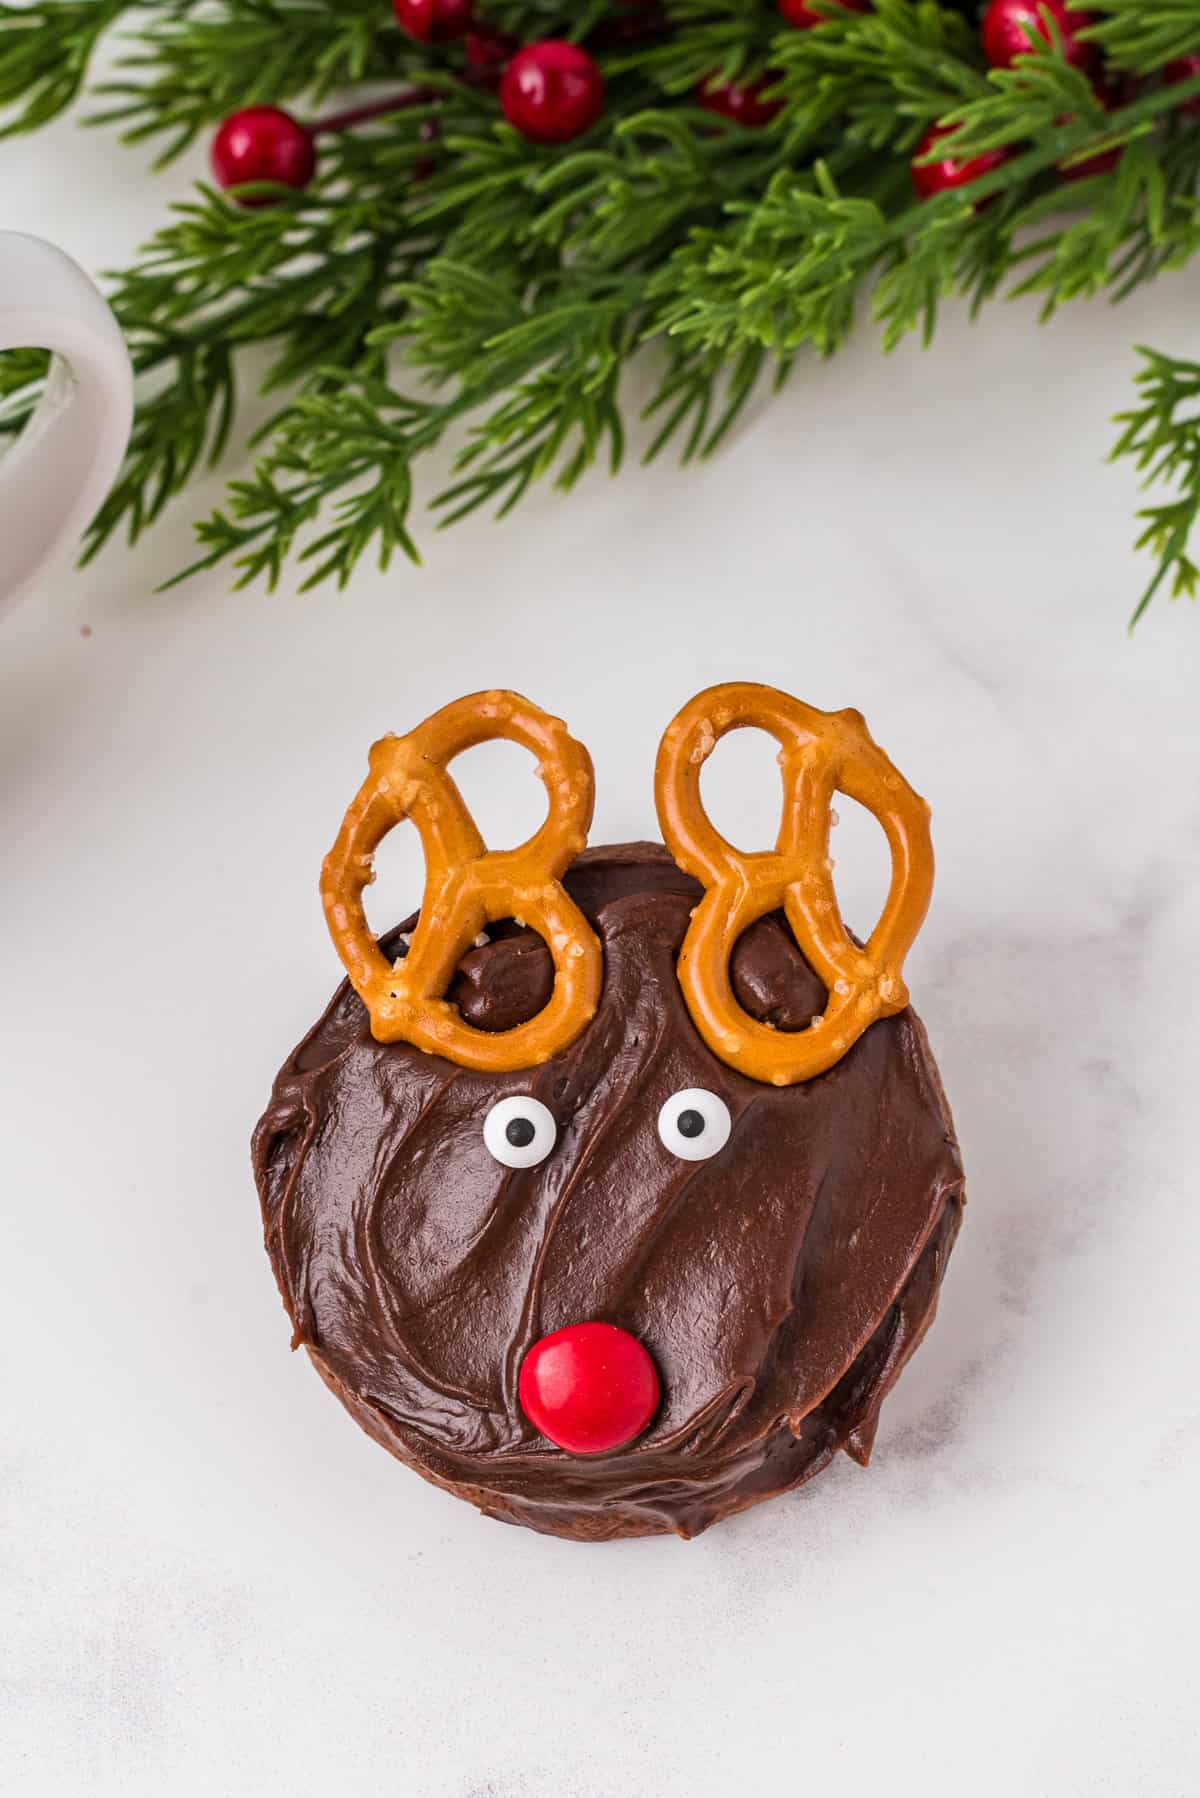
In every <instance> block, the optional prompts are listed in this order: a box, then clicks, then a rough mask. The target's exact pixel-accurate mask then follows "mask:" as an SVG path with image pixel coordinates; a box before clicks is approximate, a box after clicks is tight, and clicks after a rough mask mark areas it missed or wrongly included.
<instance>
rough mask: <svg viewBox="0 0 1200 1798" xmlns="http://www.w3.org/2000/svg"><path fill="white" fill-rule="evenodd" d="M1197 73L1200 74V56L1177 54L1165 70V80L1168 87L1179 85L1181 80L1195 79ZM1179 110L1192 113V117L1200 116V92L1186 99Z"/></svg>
mask: <svg viewBox="0 0 1200 1798" xmlns="http://www.w3.org/2000/svg"><path fill="white" fill-rule="evenodd" d="M1197 75H1200V56H1177V57H1176V58H1175V61H1174V62H1169V63H1168V64H1167V66H1166V68H1165V69H1164V70H1163V80H1164V81H1165V82H1166V84H1167V86H1168V87H1177V86H1178V85H1179V83H1180V82H1181V81H1194V80H1195V79H1196V76H1197ZM1179 110H1180V111H1181V112H1186V113H1190V114H1191V116H1192V118H1197V117H1200V94H1193V95H1192V97H1191V99H1190V100H1185V101H1184V102H1183V105H1182V106H1181V107H1180V109H1179Z"/></svg>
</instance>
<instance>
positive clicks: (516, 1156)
mask: <svg viewBox="0 0 1200 1798" xmlns="http://www.w3.org/2000/svg"><path fill="white" fill-rule="evenodd" d="M718 1103H719V1101H718ZM483 1140H484V1143H485V1145H486V1147H487V1151H488V1154H489V1155H492V1156H493V1157H494V1158H495V1159H496V1160H497V1161H498V1162H500V1163H501V1165H502V1166H503V1167H536V1166H537V1164H538V1162H539V1161H545V1159H546V1157H547V1155H548V1154H549V1153H550V1151H551V1149H552V1148H553V1147H554V1145H555V1143H556V1142H557V1140H558V1125H557V1124H556V1123H555V1122H554V1119H553V1117H552V1116H551V1114H550V1112H548V1111H547V1110H546V1107H545V1106H544V1105H543V1104H542V1102H541V1100H540V1099H531V1098H530V1097H529V1094H528V1093H514V1094H513V1096H512V1098H510V1099H499V1100H497V1102H496V1104H495V1105H493V1106H492V1109H491V1110H490V1111H489V1112H488V1114H487V1116H486V1117H485V1118H484V1120H483Z"/></svg>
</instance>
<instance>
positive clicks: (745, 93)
mask: <svg viewBox="0 0 1200 1798" xmlns="http://www.w3.org/2000/svg"><path fill="white" fill-rule="evenodd" d="M652 3H653V0H650V4H651V5H652ZM392 4H393V9H394V11H395V14H396V19H397V22H398V23H399V25H400V27H401V29H402V30H403V31H405V32H406V33H407V34H408V36H409V37H411V38H414V39H416V40H417V42H419V43H422V44H446V43H451V42H455V41H461V43H462V46H463V71H462V72H463V79H464V80H465V81H468V82H470V83H471V84H472V85H473V86H478V87H491V88H494V89H495V91H496V92H497V93H498V95H499V99H500V106H501V110H502V111H503V113H504V116H505V118H506V119H507V120H508V121H509V123H510V124H511V125H512V126H514V128H515V129H516V130H517V131H519V132H520V133H521V135H522V136H523V137H526V138H528V139H530V141H531V142H533V143H538V144H562V143H568V142H569V141H570V140H571V139H572V138H575V137H579V136H580V135H581V134H582V133H583V132H584V131H586V130H587V129H588V128H589V126H591V125H593V124H594V123H595V122H596V120H597V118H598V117H599V116H600V112H601V110H602V108H603V106H604V76H603V75H602V74H601V72H600V69H599V66H598V65H597V63H596V61H595V59H594V58H593V57H592V56H591V55H589V53H588V51H587V50H585V49H582V48H581V47H580V46H579V45H578V44H571V43H567V42H565V41H564V40H561V39H558V38H544V39H542V40H541V41H540V42H538V43H534V44H526V45H524V46H523V47H520V46H518V45H517V44H516V43H515V42H514V41H513V40H512V39H511V38H507V37H505V36H503V35H502V34H500V33H498V32H494V31H491V30H489V29H488V28H487V26H486V25H483V24H481V23H480V22H479V21H478V20H477V19H476V18H475V16H474V9H473V0H392ZM618 4H620V5H622V6H625V7H637V8H639V9H640V8H643V7H645V5H646V0H618ZM776 4H777V6H778V10H779V12H780V14H781V15H782V16H783V18H785V19H786V20H787V22H788V23H789V24H790V25H793V26H795V27H796V28H797V30H808V29H809V28H810V27H811V26H814V25H820V24H821V22H822V15H821V14H820V13H819V12H814V11H813V9H812V6H811V5H810V4H808V0H776ZM837 4H839V5H841V6H843V7H845V8H846V9H847V10H848V11H852V12H864V11H865V10H866V7H867V4H868V0H837ZM1047 12H1048V13H1049V14H1050V15H1051V17H1052V18H1053V20H1054V23H1055V25H1056V27H1057V29H1058V33H1059V36H1060V38H1061V41H1062V47H1063V54H1064V55H1065V56H1066V58H1067V60H1068V61H1069V62H1071V63H1074V64H1075V65H1076V66H1078V67H1080V68H1085V69H1089V68H1091V67H1092V66H1093V65H1094V63H1095V52H1094V47H1093V46H1092V45H1091V44H1089V43H1086V42H1083V41H1081V40H1080V36H1079V33H1080V31H1081V30H1082V29H1083V27H1084V26H1085V25H1087V24H1088V23H1089V21H1090V15H1089V14H1088V13H1086V12H1084V11H1081V10H1080V9H1079V8H1078V7H1076V6H1071V5H1070V4H1068V0H989V4H988V6H987V8H986V10H985V12H984V15H983V21H982V27H981V30H982V36H983V47H984V51H985V54H986V55H987V58H988V61H989V62H990V63H991V64H992V65H993V67H996V68H1007V67H1008V66H1009V65H1010V64H1011V63H1013V62H1014V61H1015V60H1016V58H1017V57H1019V56H1021V55H1023V54H1025V53H1026V52H1027V51H1028V50H1029V47H1030V37H1029V34H1030V33H1031V32H1034V33H1036V34H1037V35H1039V36H1044V35H1045V30H1046V27H1045V22H1044V17H1043V14H1044V13H1047ZM618 31H619V28H618ZM623 35H626V36H627V35H629V34H628V33H625V34H623ZM1196 74H1200V56H1197V57H1187V58H1185V59H1184V60H1183V61H1182V62H1180V63H1174V64H1172V65H1171V66H1170V68H1169V69H1168V70H1167V79H1168V80H1175V81H1180V80H1187V79H1189V78H1190V77H1192V76H1194V75H1196ZM774 80H775V77H774V76H773V75H772V73H771V72H770V71H769V70H768V71H767V72H766V73H765V74H763V75H760V76H758V77H757V78H755V79H753V80H751V81H747V82H728V81H724V82H723V81H715V80H711V81H705V82H702V83H701V84H700V86H699V88H698V89H697V90H696V95H695V98H696V100H697V102H698V104H699V105H701V106H704V107H706V108H707V109H708V110H709V111H710V112H715V113H717V114H719V115H720V116H721V117H722V118H726V119H730V120H732V121H733V122H734V123H735V124H738V125H742V126H744V127H747V128H749V129H751V130H754V129H757V128H759V127H761V126H763V125H766V124H769V123H770V121H771V120H772V119H773V118H774V117H775V116H776V114H777V113H778V112H779V110H780V108H781V107H782V105H783V101H782V100H781V99H779V98H777V97H773V96H772V95H771V91H770V90H771V88H772V85H773V83H774ZM1096 91H1097V93H1098V94H1099V96H1100V98H1101V101H1102V103H1103V104H1104V105H1105V106H1106V107H1108V108H1110V109H1111V108H1112V107H1113V106H1115V105H1117V104H1118V102H1119V100H1120V98H1121V95H1120V93H1119V92H1118V91H1117V90H1115V89H1114V88H1112V87H1110V86H1106V85H1105V84H1104V83H1103V81H1101V82H1100V83H1098V85H1097V90H1096ZM429 98H430V96H429V95H428V94H425V93H415V92H410V93H408V94H405V95H402V96H400V98H398V99H397V100H394V101H382V102H377V103H375V104H374V105H371V106H366V107H361V108H359V109H357V110H356V111H354V112H351V113H342V114H340V115H338V116H337V117H336V118H330V119H325V120H321V121H318V122H317V123H315V124H311V125H305V124H302V123H301V122H300V121H299V120H298V119H295V118H293V117H292V115H291V114H290V113H288V112H284V111H283V110H282V108H280V107H277V106H248V107H245V108H243V110H242V111H240V112H235V113H233V114H232V115H231V116H230V117H229V118H227V119H226V120H225V122H224V124H223V125H222V126H221V128H220V130H219V131H218V132H217V135H216V138H215V140H214V142H213V147H212V167H213V173H214V175H215V177H216V179H217V182H218V183H219V185H220V186H221V187H223V188H230V187H239V186H241V185H243V184H246V183H251V182H275V183H280V184H282V185H283V186H286V187H293V188H303V187H306V186H307V185H308V183H309V181H311V179H312V177H313V173H314V171H315V169H316V163H317V152H316V143H315V139H316V136H317V135H318V133H320V132H322V131H324V132H328V131H333V130H339V129H344V128H346V127H347V126H349V125H352V124H357V123H361V122H362V121H364V120H365V119H367V118H374V117H378V116H379V115H380V114H382V113H384V112H388V111H392V110H396V109H398V108H399V107H401V106H405V105H410V104H414V103H417V102H423V101H427V100H428V99H429ZM1190 104H1191V105H1193V106H1196V105H1197V103H1196V102H1191V103H1190ZM425 134H426V136H427V137H435V136H436V127H435V126H433V125H432V124H430V125H429V126H428V128H427V130H426V133H425ZM943 135H945V127H942V126H934V127H933V128H932V129H931V130H930V131H929V132H928V133H927V134H926V136H925V138H924V139H923V140H922V142H921V144H920V145H919V146H918V149H917V152H916V155H915V157H914V159H913V165H912V172H913V185H914V186H915V188H916V190H917V193H918V194H919V195H921V196H922V197H928V196H929V195H932V194H939V193H944V192H945V191H946V190H947V189H948V188H952V187H963V186H965V185H967V184H968V183H970V182H972V181H976V180H978V179H979V177H980V176H981V175H985V174H987V173H988V172H989V170H991V169H994V168H996V167H998V166H999V164H1000V163H1002V162H1004V161H1005V160H1006V158H1007V157H1008V156H1009V155H1011V154H1012V152H1011V151H1010V150H989V151H988V152H987V153H986V154H984V155H981V156H974V157H971V158H969V159H967V160H959V161H956V160H955V159H953V158H951V157H944V158H943V159H942V160H940V161H936V160H935V161H932V162H927V161H925V158H926V157H927V156H928V154H929V152H930V151H931V150H932V149H934V148H935V146H936V144H937V143H938V141H939V139H940V138H941V137H942V136H943ZM1119 154H1120V152H1119V151H1116V150H1114V151H1110V152H1107V153H1106V154H1104V155H1101V156H1095V157H1092V158H1091V159H1090V160H1089V161H1086V162H1081V163H1077V164H1075V165H1073V166H1072V168H1071V169H1070V170H1069V173H1070V175H1071V176H1073V177H1078V176H1082V175H1091V174H1096V173H1098V172H1100V171H1101V170H1102V169H1105V168H1108V167H1111V166H1112V163H1113V162H1115V161H1116V159H1117V157H1118V156H1119ZM427 166H428V165H424V167H425V168H426V169H427ZM416 172H417V173H418V174H420V173H421V172H422V169H418V170H417V171H416Z"/></svg>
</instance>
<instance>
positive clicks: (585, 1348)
mask: <svg viewBox="0 0 1200 1798" xmlns="http://www.w3.org/2000/svg"><path fill="white" fill-rule="evenodd" d="M517 1392H518V1396H519V1398H520V1401H521V1409H522V1411H524V1413H525V1415H526V1417H527V1418H528V1419H529V1421H530V1423H531V1424H532V1425H533V1427H534V1429H535V1430H537V1431H538V1432H539V1434H540V1435H543V1436H545V1437H546V1438H547V1440H548V1441H550V1442H553V1443H554V1444H555V1445H556V1447H558V1448H564V1449H566V1451H567V1453H568V1454H569V1455H603V1454H610V1453H611V1452H612V1450H613V1449H617V1448H624V1446H625V1444H626V1443H627V1442H632V1441H633V1439H634V1437H635V1436H640V1435H641V1433H642V1431H643V1430H644V1429H645V1427H646V1425H647V1424H648V1423H649V1422H650V1419H651V1418H652V1417H653V1416H654V1413H655V1411H656V1410H657V1409H658V1399H659V1385H658V1374H657V1373H656V1372H655V1368H654V1363H653V1361H652V1360H651V1359H650V1356H649V1355H648V1354H647V1353H646V1350H645V1349H644V1348H643V1347H642V1345H641V1343H640V1342H639V1341H638V1339H637V1337H636V1336H631V1335H630V1334H629V1331H628V1330H619V1329H618V1328H617V1326H616V1325H615V1324H602V1323H586V1324H568V1325H567V1327H566V1328H565V1329H563V1330H554V1331H553V1332H552V1333H551V1334H550V1335H549V1336H543V1337H542V1339H541V1341H540V1342H535V1343H534V1345H533V1347H532V1348H531V1349H530V1351H529V1353H528V1354H527V1355H526V1357H525V1359H524V1361H523V1362H522V1363H521V1375H520V1379H519V1380H518V1382H517Z"/></svg>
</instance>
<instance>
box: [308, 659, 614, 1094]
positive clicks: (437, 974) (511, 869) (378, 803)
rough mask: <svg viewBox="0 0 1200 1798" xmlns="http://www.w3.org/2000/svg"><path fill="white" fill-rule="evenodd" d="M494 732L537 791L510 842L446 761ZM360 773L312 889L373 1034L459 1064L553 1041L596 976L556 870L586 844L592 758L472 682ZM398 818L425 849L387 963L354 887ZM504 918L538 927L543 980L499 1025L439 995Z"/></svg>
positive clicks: (515, 1054)
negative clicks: (531, 762)
mask: <svg viewBox="0 0 1200 1798" xmlns="http://www.w3.org/2000/svg"><path fill="white" fill-rule="evenodd" d="M494 737H504V738H507V739H508V740H509V741H510V742H513V743H519V744H520V745H521V746H522V748H524V749H528V750H529V751H530V752H531V753H532V754H533V755H535V756H536V757H537V758H538V773H539V775H540V776H541V778H542V780H543V781H544V783H545V786H546V790H547V792H548V794H549V797H550V810H549V814H548V816H547V818H546V821H545V823H544V824H543V825H542V827H541V829H540V830H538V831H536V832H535V834H534V835H533V836H532V837H530V838H529V840H528V842H526V843H522V844H521V846H520V848H518V849H507V850H489V849H488V848H487V846H486V845H485V843H484V841H483V838H482V837H481V836H480V834H479V831H478V829H477V828H476V825H475V820H474V819H473V818H472V816H471V814H470V812H469V811H468V809H467V806H466V803H465V801H464V800H463V797H462V794H461V793H460V792H459V790H458V788H457V787H456V786H455V784H454V782H453V780H452V779H451V778H450V776H449V774H448V773H447V772H446V767H447V763H449V762H450V761H452V760H453V758H454V757H455V756H456V755H460V754H461V753H462V751H463V750H464V749H470V748H471V747H472V746H473V745H474V744H476V743H483V742H486V741H487V740H489V739H490V738H494ZM370 768H371V772H370V774H369V775H368V777H367V779H366V781H365V782H364V784H363V786H362V788H361V790H360V791H359V793H358V795H357V796H356V798H355V799H354V801H353V803H352V804H351V806H350V809H349V810H348V811H347V813H346V816H345V818H344V820H343V822H342V828H341V830H340V831H339V833H338V839H337V842H336V843H335V844H334V846H333V848H332V849H331V850H330V852H329V854H328V855H327V856H326V858H325V865H324V867H323V869H322V871H321V898H322V901H323V903H324V906H325V918H326V922H327V923H328V925H329V933H330V935H331V936H332V938H333V941H334V946H335V948H336V949H337V952H338V954H339V955H340V956H341V958H342V963H343V965H344V967H345V969H346V972H347V974H349V976H350V981H351V984H352V985H353V987H354V990H355V991H356V992H357V993H358V996H359V998H360V999H361V1000H362V1001H363V1004H364V1005H365V1006H366V1008H367V1010H368V1012H369V1013H370V1017H371V1033H372V1035H373V1036H375V1037H376V1038H377V1039H378V1041H380V1042H382V1043H392V1042H400V1041H403V1042H409V1043H412V1044H414V1045H415V1047H416V1048H418V1049H424V1050H426V1051H427V1052H428V1053H429V1054H431V1055H444V1056H445V1057H446V1058H447V1060H449V1061H454V1062H457V1063H458V1064H459V1066H460V1067H466V1068H474V1069H476V1070H477V1071H479V1072H483V1073H502V1072H508V1071H511V1070H513V1069H516V1068H524V1067H532V1066H534V1065H535V1064H537V1063H539V1062H543V1061H549V1059H550V1057H551V1056H553V1055H557V1054H558V1053H559V1052H560V1050H562V1049H565V1048H566V1047H567V1046H568V1044H570V1043H572V1042H573V1041H574V1040H575V1038H576V1037H577V1036H578V1035H579V1032H580V1031H581V1030H582V1029H583V1028H584V1026H585V1025H586V1024H587V1023H588V1021H589V1020H590V1019H591V1018H592V1016H593V1015H594V1013H595V1010H596V1006H597V1003H598V1001H599V997H600V982H601V977H602V973H603V966H602V958H601V951H600V944H599V943H598V941H597V940H596V937H595V935H594V934H593V932H592V930H591V928H590V927H589V925H588V923H587V920H586V919H585V918H584V916H583V913H582V912H581V911H580V910H579V908H578V906H577V905H575V903H574V902H573V901H572V900H571V899H569V898H568V896H567V894H566V891H565V890H564V888H563V886H562V881H561V876H562V874H563V873H564V872H565V870H566V868H567V865H568V863H569V862H571V861H572V860H573V859H574V858H575V856H576V855H578V853H579V852H580V850H581V849H582V848H583V847H584V844H585V843H586V841H587V831H588V826H589V825H590V824H591V821H592V804H593V799H594V793H595V786H594V780H593V776H592V764H591V759H590V757H589V755H588V752H587V750H586V749H585V748H584V747H583V745H582V743H577V742H575V740H574V738H573V737H571V736H569V735H568V733H567V727H566V725H565V724H563V723H562V722H561V720H560V719H558V718H551V717H550V716H549V714H548V713H546V712H543V711H542V710H541V709H540V708H539V707H538V706H535V705H532V704H531V703H530V702H529V700H527V699H522V698H521V697H520V696H519V695H518V694H516V693H499V692H497V693H476V694H474V695H472V696H471V697H470V698H468V699H459V700H456V701H455V703H454V704H453V705H448V706H443V708H442V710H441V711H440V712H435V713H434V715H433V717H432V718H427V719H426V720H425V722H424V724H422V725H420V726H418V728H417V729H416V730H414V731H410V733H409V734H408V736H406V737H384V738H382V739H381V740H380V741H379V742H378V743H376V744H375V745H374V747H373V748H372V750H371V755H370ZM405 818H411V819H412V821H413V823H414V824H415V825H416V827H417V829H418V831H419V832H420V834H421V842H422V845H423V847H424V850H425V896H424V899H423V901H422V904H421V914H420V918H419V920H418V923H417V927H416V930H415V931H414V932H413V937H412V943H411V946H410V948H409V951H408V955H407V957H406V958H405V959H404V960H403V961H398V962H396V963H395V965H393V964H392V962H390V961H389V960H388V958H387V956H386V955H384V953H383V951H382V950H381V949H380V947H379V945H378V943H377V942H376V940H375V938H374V936H373V935H372V933H371V930H370V927H369V925H368V924H367V920H366V915H365V913H364V911H363V905H362V892H363V888H364V887H365V886H366V885H367V884H368V882H369V881H370V880H371V879H372V878H373V862H374V857H375V851H376V849H377V848H378V847H379V844H380V843H381V842H382V840H383V838H384V837H385V836H386V835H387V833H388V831H389V830H391V829H392V828H393V826H394V825H396V824H399V823H401V822H402V820H403V819H405ZM502 918H516V919H517V921H518V922H519V923H522V924H528V925H530V926H531V927H532V928H533V929H534V930H536V931H537V932H538V934H539V935H540V936H541V937H542V938H544V940H545V942H546V946H547V947H548V949H549V950H550V954H551V956H552V958H553V961H554V991H553V993H552V994H551V996H550V999H549V1001H548V1003H547V1004H546V1006H545V1007H544V1009H543V1010H542V1011H540V1012H539V1013H538V1014H537V1016H536V1017H533V1018H530V1019H529V1020H528V1021H527V1022H526V1023H524V1024H519V1025H517V1027H516V1028H515V1029H513V1030H505V1031H486V1030H477V1029H475V1028H473V1027H472V1026H471V1025H469V1024H467V1023H465V1022H464V1021H463V1018H462V1016H461V1014H460V1013H459V1011H458V1010H457V1008H456V1007H455V1006H453V1005H451V1004H449V1003H448V1002H447V1000H446V998H445V994H446V992H447V990H448V988H449V986H450V982H451V981H452V979H453V978H454V971H455V969H456V967H457V965H458V962H459V960H460V958H461V957H462V956H463V955H464V954H465V953H466V951H467V950H468V949H469V948H470V947H471V944H472V943H473V942H474V941H475V939H476V937H477V936H478V935H479V932H480V931H481V930H482V929H483V927H484V925H485V924H490V923H495V922H497V921H498V920H499V919H502Z"/></svg>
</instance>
